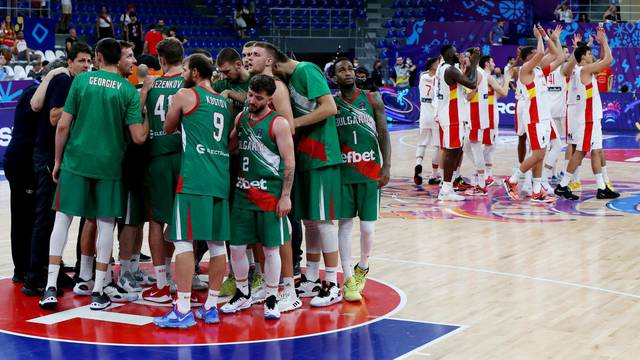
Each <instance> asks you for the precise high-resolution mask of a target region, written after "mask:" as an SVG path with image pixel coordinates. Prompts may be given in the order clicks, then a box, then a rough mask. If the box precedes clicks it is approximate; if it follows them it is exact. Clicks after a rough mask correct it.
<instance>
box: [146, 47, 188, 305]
mask: <svg viewBox="0 0 640 360" xmlns="http://www.w3.org/2000/svg"><path fill="white" fill-rule="evenodd" d="M157 49H158V59H159V61H160V66H161V67H162V71H163V72H164V75H163V76H161V77H158V78H155V79H151V78H150V79H148V80H147V79H145V83H144V85H143V87H142V90H141V91H140V100H141V101H144V104H145V107H146V110H147V117H148V119H149V127H150V132H149V166H148V168H147V174H146V192H147V201H148V208H149V248H150V249H151V258H152V261H153V268H154V273H155V278H156V283H155V284H153V285H152V286H151V288H149V289H147V290H145V291H143V292H142V298H143V299H144V300H147V301H152V302H158V303H167V302H170V301H171V294H170V291H171V289H170V286H169V282H168V276H167V275H168V274H169V273H170V267H171V258H172V255H173V250H174V247H173V243H171V242H168V241H165V229H164V228H165V224H168V223H169V222H170V221H171V215H172V211H173V200H174V199H173V193H174V191H175V189H176V187H177V185H178V176H179V174H180V161H181V157H182V140H181V135H180V132H179V131H176V132H175V133H172V134H171V135H169V134H167V133H165V131H164V129H163V126H164V123H165V121H166V119H167V111H168V109H169V107H170V105H171V100H172V98H173V97H174V96H175V94H176V93H177V92H178V90H180V89H181V88H182V86H183V84H184V78H183V77H182V72H183V68H182V59H183V57H184V49H183V47H182V43H180V41H178V40H177V39H171V38H170V39H165V40H162V41H161V42H160V43H158V47H157Z"/></svg>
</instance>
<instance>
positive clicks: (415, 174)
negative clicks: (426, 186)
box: [413, 165, 422, 185]
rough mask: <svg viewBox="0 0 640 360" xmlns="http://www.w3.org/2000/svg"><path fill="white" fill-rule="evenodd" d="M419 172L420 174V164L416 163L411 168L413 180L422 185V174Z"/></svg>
mask: <svg viewBox="0 0 640 360" xmlns="http://www.w3.org/2000/svg"><path fill="white" fill-rule="evenodd" d="M420 174H422V165H416V167H415V168H414V169H413V182H414V184H416V185H422V176H420Z"/></svg>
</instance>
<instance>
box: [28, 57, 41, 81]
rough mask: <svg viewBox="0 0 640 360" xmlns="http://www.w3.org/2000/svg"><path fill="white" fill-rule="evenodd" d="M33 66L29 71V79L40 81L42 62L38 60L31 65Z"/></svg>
mask: <svg viewBox="0 0 640 360" xmlns="http://www.w3.org/2000/svg"><path fill="white" fill-rule="evenodd" d="M31 66H33V67H32V68H31V70H29V74H27V77H28V78H30V79H35V80H40V78H41V77H42V61H40V60H36V61H34V62H33V63H32V64H31Z"/></svg>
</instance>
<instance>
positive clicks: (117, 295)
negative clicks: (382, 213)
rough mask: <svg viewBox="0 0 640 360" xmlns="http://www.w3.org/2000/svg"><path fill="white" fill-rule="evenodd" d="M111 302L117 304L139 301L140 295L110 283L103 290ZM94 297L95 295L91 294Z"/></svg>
mask: <svg viewBox="0 0 640 360" xmlns="http://www.w3.org/2000/svg"><path fill="white" fill-rule="evenodd" d="M102 291H103V293H104V294H106V295H107V296H108V297H109V299H111V301H113V302H116V303H121V302H129V301H136V300H138V293H137V292H134V291H127V290H125V289H123V288H121V287H120V286H118V285H116V284H114V283H110V284H109V285H107V286H105V287H104V289H103V290H102ZM91 296H93V293H92V294H91Z"/></svg>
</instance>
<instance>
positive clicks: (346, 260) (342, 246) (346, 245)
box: [338, 219, 353, 279]
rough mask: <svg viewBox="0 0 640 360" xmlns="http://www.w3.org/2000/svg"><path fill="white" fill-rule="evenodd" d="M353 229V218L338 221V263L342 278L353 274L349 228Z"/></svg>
mask: <svg viewBox="0 0 640 360" xmlns="http://www.w3.org/2000/svg"><path fill="white" fill-rule="evenodd" d="M352 229H353V219H342V220H340V221H339V222H338V248H339V251H340V263H341V264H342V272H343V273H344V278H345V279H348V278H350V277H352V276H353V269H352V268H351V230H352Z"/></svg>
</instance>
